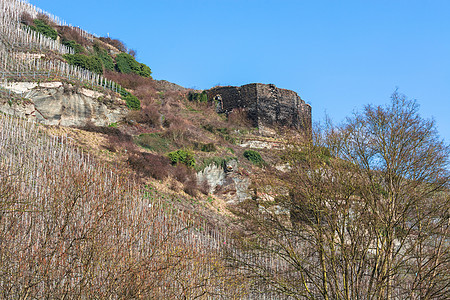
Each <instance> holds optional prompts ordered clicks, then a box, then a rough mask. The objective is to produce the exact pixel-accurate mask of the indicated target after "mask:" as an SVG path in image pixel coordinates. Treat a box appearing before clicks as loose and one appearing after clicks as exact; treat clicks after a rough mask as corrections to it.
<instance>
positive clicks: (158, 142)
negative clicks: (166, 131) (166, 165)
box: [135, 133, 172, 153]
mask: <svg viewBox="0 0 450 300" xmlns="http://www.w3.org/2000/svg"><path fill="white" fill-rule="evenodd" d="M135 143H136V144H138V145H139V146H141V147H143V148H145V149H148V150H151V151H155V152H158V153H165V152H168V151H169V150H170V148H171V146H172V145H171V143H170V140H168V139H166V138H164V137H162V136H161V134H159V133H143V134H140V135H139V136H137V137H136V138H135Z"/></svg>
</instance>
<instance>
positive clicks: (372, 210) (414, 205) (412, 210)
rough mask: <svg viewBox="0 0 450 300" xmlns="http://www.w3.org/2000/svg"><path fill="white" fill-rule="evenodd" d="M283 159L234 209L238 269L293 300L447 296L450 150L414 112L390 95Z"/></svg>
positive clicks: (288, 150) (318, 134)
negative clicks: (386, 101) (238, 228)
mask: <svg viewBox="0 0 450 300" xmlns="http://www.w3.org/2000/svg"><path fill="white" fill-rule="evenodd" d="M282 158H283V160H284V162H285V163H286V164H287V169H288V170H287V171H286V172H284V173H281V174H280V173H275V174H273V175H274V176H268V174H264V176H263V177H261V178H255V183H256V184H255V195H254V197H253V199H251V200H248V201H246V202H245V203H243V204H242V205H240V206H238V207H237V208H236V213H237V214H238V215H239V216H240V219H239V221H240V223H241V225H242V228H241V231H240V232H239V233H238V235H239V236H240V241H241V242H240V243H239V245H238V246H239V247H240V249H241V252H239V253H237V254H236V253H231V254H230V258H231V260H232V262H233V263H234V264H235V266H237V267H240V268H242V269H243V270H245V271H246V272H248V275H249V276H251V277H253V278H255V280H257V282H260V283H261V285H268V286H269V287H270V289H271V290H273V291H276V292H279V293H280V294H283V295H285V296H286V297H287V298H293V299H317V298H320V299H405V298H409V299H444V298H445V297H447V295H448V294H449V292H450V291H449V285H450V278H449V274H448V270H449V267H450V265H449V262H450V256H449V255H450V254H449V251H450V245H449V241H448V235H449V208H450V202H449V198H450V196H449V191H448V183H449V174H448V159H449V147H448V146H446V145H445V144H444V143H443V142H442V141H440V140H439V138H438V135H437V132H436V129H435V125H434V122H433V121H430V120H424V119H422V118H421V117H420V116H419V114H418V106H417V104H416V103H415V102H414V101H410V100H407V99H406V97H404V96H402V95H399V94H398V93H394V94H393V95H392V101H391V104H390V105H389V106H386V107H372V106H367V107H366V108H365V110H364V111H363V112H362V113H356V114H355V115H354V116H353V117H351V118H348V119H347V121H346V122H345V124H344V125H342V126H339V127H334V126H331V125H329V126H327V127H325V128H323V129H322V130H318V131H316V132H315V134H314V139H313V141H307V142H303V143H296V142H292V141H291V142H290V143H288V147H287V148H286V150H285V151H284V153H283V154H282ZM242 253H245V255H244V254H242ZM250 254H251V257H252V259H251V260H249V259H247V257H246V255H250Z"/></svg>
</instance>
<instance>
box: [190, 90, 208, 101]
mask: <svg viewBox="0 0 450 300" xmlns="http://www.w3.org/2000/svg"><path fill="white" fill-rule="evenodd" d="M188 100H189V101H195V102H201V103H205V102H208V94H207V93H206V91H203V92H201V93H196V92H192V91H191V92H189V94H188Z"/></svg>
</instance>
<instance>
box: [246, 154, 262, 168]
mask: <svg viewBox="0 0 450 300" xmlns="http://www.w3.org/2000/svg"><path fill="white" fill-rule="evenodd" d="M244 157H245V158H246V159H248V160H249V161H251V162H252V163H253V164H254V165H257V166H262V165H263V164H264V160H263V159H262V157H261V154H259V152H258V151H254V150H245V151H244Z"/></svg>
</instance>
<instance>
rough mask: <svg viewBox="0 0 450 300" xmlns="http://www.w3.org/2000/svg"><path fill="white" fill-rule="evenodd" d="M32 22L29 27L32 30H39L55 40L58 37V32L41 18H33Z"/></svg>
mask: <svg viewBox="0 0 450 300" xmlns="http://www.w3.org/2000/svg"><path fill="white" fill-rule="evenodd" d="M33 24H34V25H30V26H29V27H30V28H31V29H33V30H34V31H37V32H40V33H42V34H43V35H45V36H47V37H49V38H51V39H54V40H56V38H57V37H58V32H57V31H56V30H55V29H53V28H52V27H51V26H49V25H47V24H46V23H45V22H44V21H43V20H40V19H34V20H33Z"/></svg>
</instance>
